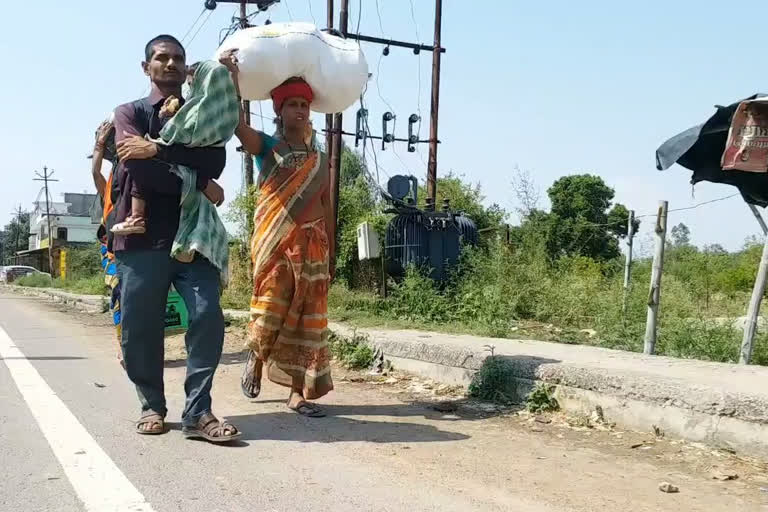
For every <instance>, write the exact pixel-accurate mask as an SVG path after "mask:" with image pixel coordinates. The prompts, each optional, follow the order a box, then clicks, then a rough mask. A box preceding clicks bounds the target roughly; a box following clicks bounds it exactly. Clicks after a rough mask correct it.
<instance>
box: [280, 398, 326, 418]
mask: <svg viewBox="0 0 768 512" xmlns="http://www.w3.org/2000/svg"><path fill="white" fill-rule="evenodd" d="M288 408H289V409H290V410H292V411H293V412H295V413H297V414H301V415H302V416H306V417H307V418H325V413H324V412H323V410H322V409H321V408H320V407H318V406H317V405H315V404H313V403H312V402H306V401H302V402H299V405H297V406H296V407H290V406H289V407H288Z"/></svg>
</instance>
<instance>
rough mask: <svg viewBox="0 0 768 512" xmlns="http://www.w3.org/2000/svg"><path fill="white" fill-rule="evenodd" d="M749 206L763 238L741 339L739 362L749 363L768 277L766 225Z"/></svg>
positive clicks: (753, 208) (767, 233) (752, 206)
mask: <svg viewBox="0 0 768 512" xmlns="http://www.w3.org/2000/svg"><path fill="white" fill-rule="evenodd" d="M749 208H750V209H751V210H752V213H753V214H754V215H755V218H756V219H757V222H758V223H759V224H760V228H761V229H762V230H763V237H764V238H765V239H764V240H763V255H762V257H761V258H760V266H759V267H758V268H757V277H756V278H755V286H754V287H753V288H752V298H751V299H750V301H749V308H748V309H747V321H746V323H745V324H744V337H743V339H742V340H741V351H740V352H739V364H749V361H750V360H751V359H752V350H753V343H754V339H755V334H756V333H757V318H758V315H759V314H760V304H761V303H762V301H763V295H765V285H766V279H767V278H768V227H767V226H766V224H765V221H764V220H763V217H762V215H760V212H759V211H758V210H757V207H756V206H755V205H753V204H750V205H749Z"/></svg>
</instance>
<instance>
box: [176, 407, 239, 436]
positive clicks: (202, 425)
mask: <svg viewBox="0 0 768 512" xmlns="http://www.w3.org/2000/svg"><path fill="white" fill-rule="evenodd" d="M181 431H182V433H183V434H184V437H186V438H187V439H205V440H206V441H208V442H209V443H229V442H232V441H236V440H238V439H240V437H242V433H241V432H240V431H239V430H237V428H235V426H234V425H231V424H229V423H227V422H226V421H219V420H218V418H216V416H214V415H213V414H211V413H206V414H203V415H202V416H200V419H199V420H197V425H195V426H194V427H184V428H182V429H181Z"/></svg>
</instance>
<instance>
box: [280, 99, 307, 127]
mask: <svg viewBox="0 0 768 512" xmlns="http://www.w3.org/2000/svg"><path fill="white" fill-rule="evenodd" d="M281 117H282V118H283V126H285V127H286V128H289V129H305V128H306V126H307V124H308V123H309V102H308V101H307V100H305V99H304V98H288V99H287V100H285V103H283V112H282V114H281Z"/></svg>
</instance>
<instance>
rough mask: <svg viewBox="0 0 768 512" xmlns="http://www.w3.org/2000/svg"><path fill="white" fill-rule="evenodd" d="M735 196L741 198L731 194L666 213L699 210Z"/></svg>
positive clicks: (649, 215)
mask: <svg viewBox="0 0 768 512" xmlns="http://www.w3.org/2000/svg"><path fill="white" fill-rule="evenodd" d="M737 196H741V193H736V194H731V195H729V196H725V197H719V198H717V199H710V200H709V201H703V202H701V203H696V204H694V205H691V206H686V207H683V208H675V209H672V210H668V211H667V213H672V212H683V211H687V210H695V209H696V208H699V207H701V206H704V205H707V204H712V203H717V202H719V201H725V200H727V199H731V198H734V197H737ZM657 215H658V213H646V214H645V215H637V216H635V218H636V219H641V218H643V217H656V216H657Z"/></svg>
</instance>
